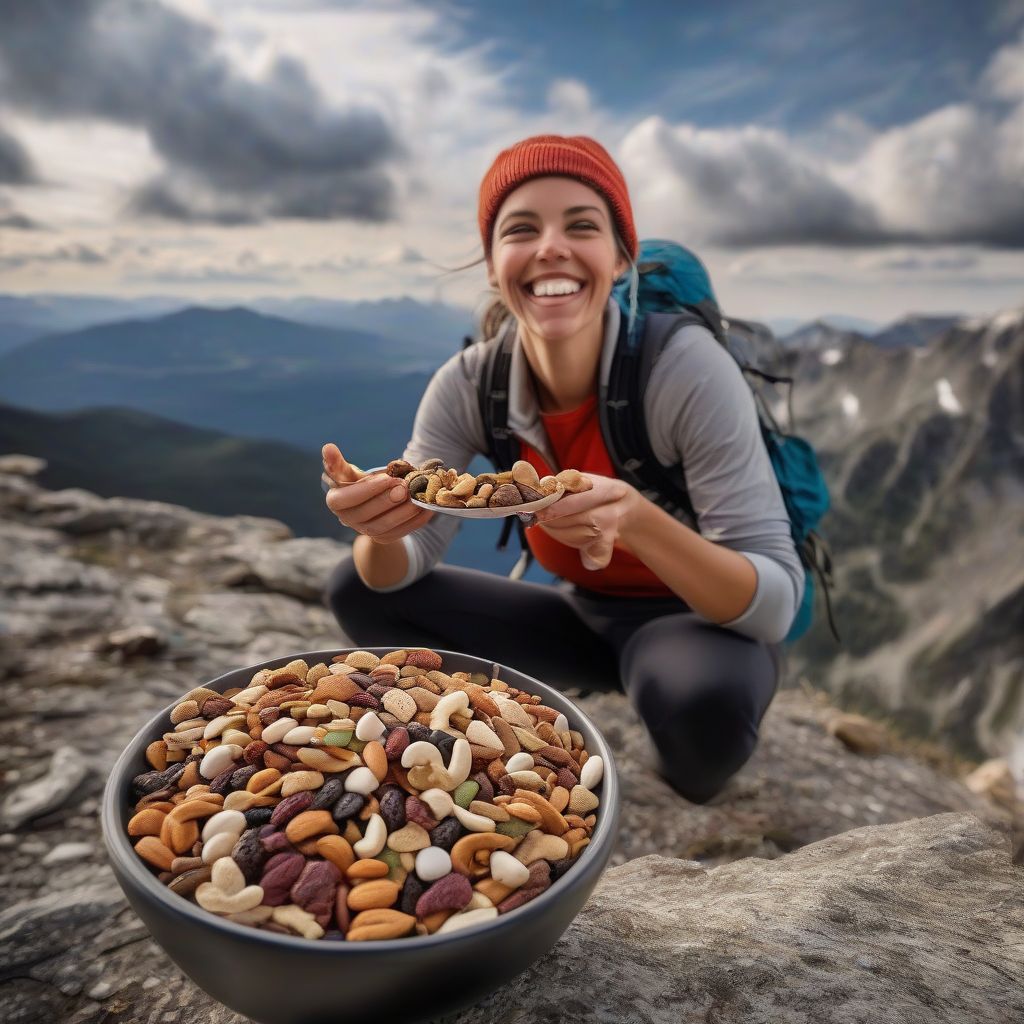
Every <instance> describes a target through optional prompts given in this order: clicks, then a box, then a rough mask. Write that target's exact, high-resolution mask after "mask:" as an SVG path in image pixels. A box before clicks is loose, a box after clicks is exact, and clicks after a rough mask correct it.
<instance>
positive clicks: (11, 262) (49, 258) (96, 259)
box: [0, 242, 108, 270]
mask: <svg viewBox="0 0 1024 1024" xmlns="http://www.w3.org/2000/svg"><path fill="white" fill-rule="evenodd" d="M107 262H108V260H107V256H106V255H105V254H104V253H101V252H98V251H97V250H96V249H94V248H92V247H91V246H88V245H82V244H81V243H80V242H70V243H68V244H67V245H61V246H58V247H57V248H55V249H48V250H40V251H34V252H12V253H0V270H19V269H22V268H24V267H29V266H33V265H36V264H43V263H75V264H80V265H87V266H94V265H96V264H102V263H107Z"/></svg>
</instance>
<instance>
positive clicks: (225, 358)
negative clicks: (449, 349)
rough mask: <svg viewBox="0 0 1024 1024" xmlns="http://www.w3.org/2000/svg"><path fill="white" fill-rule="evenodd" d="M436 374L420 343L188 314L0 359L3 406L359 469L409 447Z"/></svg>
mask: <svg viewBox="0 0 1024 1024" xmlns="http://www.w3.org/2000/svg"><path fill="white" fill-rule="evenodd" d="M438 362H439V360H436V359H435V360H434V361H433V363H432V364H430V363H428V362H427V361H425V360H423V359H421V358H420V353H419V352H418V351H417V346H416V343H415V342H407V343H402V342H398V341H394V340H390V339H383V338H381V337H380V336H378V335H372V334H368V333H366V332H360V331H348V330H339V329H330V328H324V327H311V326H308V325H305V324H297V323H294V322H292V321H289V320H285V319H282V318H280V317H270V316H265V315H263V314H260V313H254V312H252V311H251V310H246V309H239V308H235V309H225V310H212V309H204V308H201V307H193V308H190V309H185V310H181V311H180V312H177V313H172V314H169V315H167V316H163V317H158V318H155V319H151V320H134V321H123V322H120V323H115V324H105V325H100V326H97V327H91V328H86V329H84V330H81V331H73V332H70V333H66V334H55V335H49V336H46V337H43V338H38V339H36V340H35V341H32V342H29V343H28V344H26V345H22V346H21V347H20V348H18V349H15V350H14V351H13V352H9V353H7V355H5V356H2V357H0V400H6V401H8V402H12V403H16V404H18V405H20V406H25V407H28V408H33V409H37V410H40V411H49V412H56V411H68V410H73V409H81V408H92V407H98V406H118V407H127V408H134V409H139V410H142V411H145V412H149V413H152V414H154V415H158V416H164V417H166V418H168V419H173V420H177V421H180V422H182V423H187V424H190V425H192V426H199V427H204V428H207V429H212V430H219V431H223V432H225V433H231V434H240V435H243V436H246V437H258V438H270V439H273V440H278V441H285V442H287V443H289V444H294V445H297V446H298V447H300V448H302V449H304V450H306V451H310V450H312V451H315V452H318V451H319V449H320V446H321V444H322V443H323V442H324V441H328V440H334V441H337V443H338V444H339V445H341V447H342V451H344V452H345V453H346V455H348V456H349V457H350V458H351V459H352V460H353V461H355V462H357V463H359V464H361V465H370V464H373V463H375V462H385V461H387V460H388V459H391V458H394V457H395V452H396V451H401V449H402V448H403V447H404V445H405V442H406V441H407V440H408V437H409V434H410V431H411V427H412V419H413V416H414V414H415V411H416V406H417V404H418V402H419V398H420V396H421V394H422V393H423V389H424V388H425V386H426V383H427V381H428V379H429V375H430V372H432V369H433V367H434V366H436V365H437V363H438Z"/></svg>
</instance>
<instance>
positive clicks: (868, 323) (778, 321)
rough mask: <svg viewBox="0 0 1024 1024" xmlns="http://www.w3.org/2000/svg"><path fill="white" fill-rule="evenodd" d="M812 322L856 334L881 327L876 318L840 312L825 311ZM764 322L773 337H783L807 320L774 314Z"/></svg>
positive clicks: (872, 332)
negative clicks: (774, 315) (845, 314)
mask: <svg viewBox="0 0 1024 1024" xmlns="http://www.w3.org/2000/svg"><path fill="white" fill-rule="evenodd" d="M814 322H815V323H822V324H826V325H827V326H829V327H836V328H838V329H839V330H842V331H854V332H856V333H857V334H874V333H875V332H876V331H878V330H880V329H881V327H882V325H881V324H880V323H879V322H878V321H877V320H867V319H865V318H864V317H859V316H844V315H843V314H841V313H834V314H833V313H826V314H825V315H824V316H819V317H817V318H816V319H815V321H814ZM765 323H766V324H768V326H769V327H770V328H771V329H772V331H773V332H774V333H775V337H777V338H784V337H785V336H786V335H788V334H793V333H794V332H795V331H797V330H799V329H800V328H802V327H806V326H807V324H808V321H807V320H806V319H804V318H802V317H796V316H776V317H769V318H768V319H767V320H765Z"/></svg>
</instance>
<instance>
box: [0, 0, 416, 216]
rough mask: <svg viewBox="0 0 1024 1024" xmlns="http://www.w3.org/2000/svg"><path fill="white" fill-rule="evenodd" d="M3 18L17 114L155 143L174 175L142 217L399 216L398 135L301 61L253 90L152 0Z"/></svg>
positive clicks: (52, 8)
mask: <svg viewBox="0 0 1024 1024" xmlns="http://www.w3.org/2000/svg"><path fill="white" fill-rule="evenodd" d="M0 14H2V15H3V24H4V30H3V32H0V91H2V94H3V95H4V96H5V98H6V99H7V101H8V102H9V103H12V104H14V105H17V106H21V107H23V108H24V109H26V110H29V111H31V112H32V113H34V114H36V115H38V116H44V117H60V118H69V117H81V118H102V119H105V120H109V121H113V122H116V123H120V124H124V125H128V126H132V127H137V128H141V129H143V130H144V131H146V132H147V134H148V135H149V138H150V140H151V142H152V144H153V146H154V148H155V149H156V151H157V152H158V153H159V154H160V155H161V156H162V157H163V158H164V160H165V161H166V163H167V168H166V171H165V172H164V173H162V174H161V175H160V176H159V177H158V178H157V179H156V180H155V181H153V182H150V183H149V184H148V185H146V186H145V187H143V189H142V190H141V191H140V193H139V195H138V196H137V197H136V199H135V201H134V203H133V204H132V207H133V209H135V210H139V211H144V212H146V213H149V214H153V215H157V216H162V217H167V218H171V219H177V220H184V221H212V222H217V223H241V222H252V221H258V220H262V219H266V218H272V217H303V218H309V219H335V218H351V219H356V220H373V221H380V220H386V219H388V218H389V217H390V216H391V215H392V211H393V203H394V190H393V186H392V184H391V181H390V179H389V177H388V175H387V166H388V164H389V162H390V161H392V160H394V159H395V158H397V157H399V156H400V155H401V147H400V146H399V144H398V142H397V139H396V137H395V134H394V132H393V130H392V128H391V126H390V125H389V124H387V122H386V121H385V120H384V119H383V118H382V117H381V115H380V114H378V113H377V112H376V111H374V110H372V109H370V108H368V107H366V108H363V107H359V106H355V105H353V106H351V107H349V108H346V109H344V110H339V109H336V108H334V107H331V106H329V105H328V104H327V102H326V101H325V99H324V97H323V96H322V95H321V94H320V93H319V92H318V90H317V88H316V86H315V85H314V83H313V82H312V81H311V80H310V78H309V75H308V74H307V73H306V71H305V69H304V68H303V66H302V65H301V64H299V63H298V62H296V61H295V60H293V59H291V58H283V57H282V58H278V59H277V60H276V61H275V63H274V64H273V65H272V66H271V67H270V69H269V70H268V72H267V73H266V75H265V76H264V77H262V78H260V79H258V80H257V79H254V78H249V77H245V76H243V75H242V74H240V73H239V72H238V71H237V70H236V69H235V68H234V67H233V66H232V65H231V63H230V62H229V61H228V60H227V59H226V58H225V57H224V56H223V54H222V53H221V52H220V50H219V49H218V38H217V34H216V31H215V30H214V29H213V28H211V27H209V26H207V25H205V24H202V23H200V22H197V21H194V20H192V19H190V18H187V17H185V16H184V15H182V14H180V13H178V12H176V11H173V10H170V9H169V8H167V7H164V6H163V5H161V4H159V3H156V2H153V0H76V2H71V3H68V2H65V0H32V2H31V3H18V2H17V0H0ZM55 68H59V69H60V73H59V74H57V73H55V72H54V69H55Z"/></svg>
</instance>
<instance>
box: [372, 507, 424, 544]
mask: <svg viewBox="0 0 1024 1024" xmlns="http://www.w3.org/2000/svg"><path fill="white" fill-rule="evenodd" d="M410 507H411V508H413V509H416V515H414V516H412V517H411V518H409V519H407V520H405V521H404V522H403V523H401V524H400V525H399V526H397V527H392V528H391V529H390V530H388V531H387V532H386V533H372V534H370V535H369V536H371V537H373V539H374V540H375V541H377V542H378V543H380V544H391V543H393V542H395V541H397V540H401V539H402V538H403V537H404V536H406V535H407V534H410V533H413V532H414V531H415V530H418V529H419V528H420V527H421V526H426V524H427V523H429V522H430V520H431V519H433V518H434V513H433V512H428V511H427V510H426V509H424V508H416V506H415V505H411V506H410Z"/></svg>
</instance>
